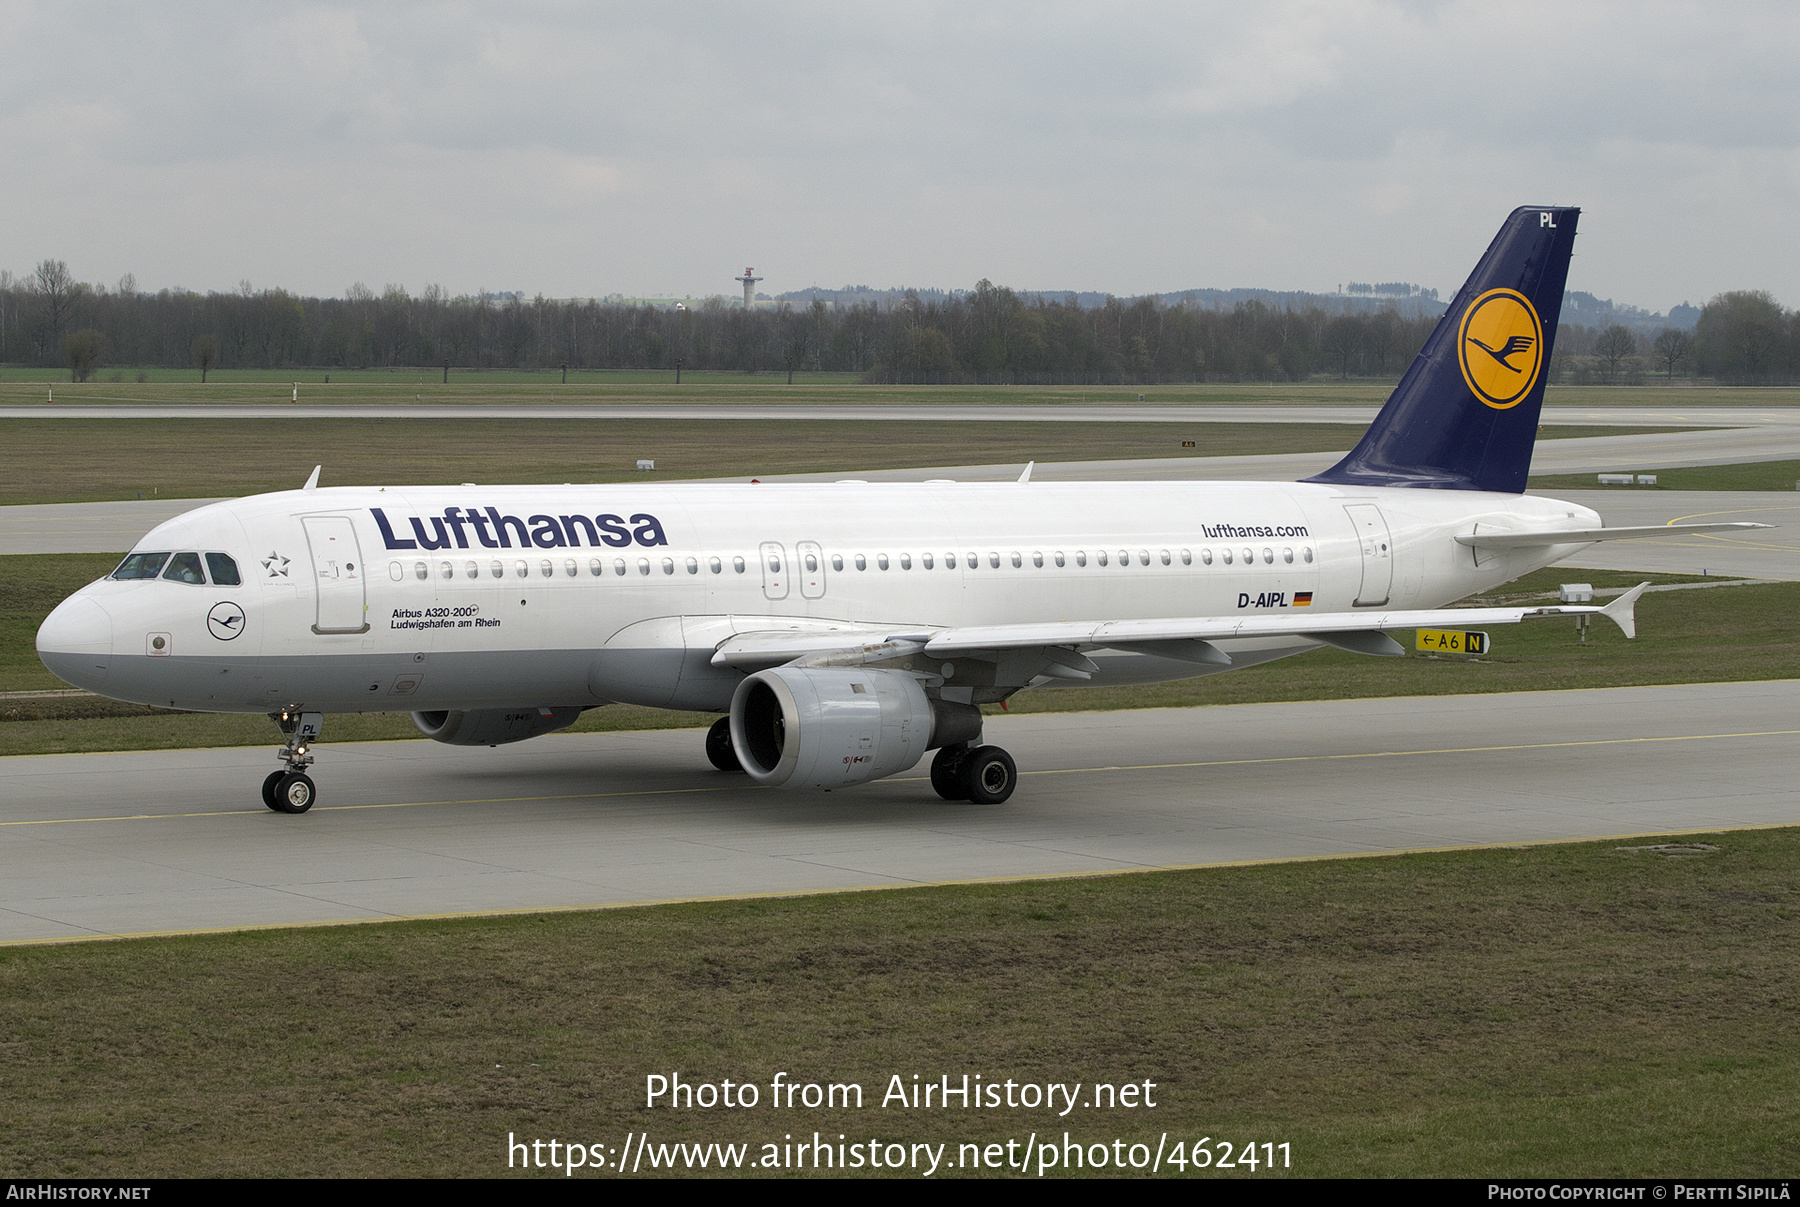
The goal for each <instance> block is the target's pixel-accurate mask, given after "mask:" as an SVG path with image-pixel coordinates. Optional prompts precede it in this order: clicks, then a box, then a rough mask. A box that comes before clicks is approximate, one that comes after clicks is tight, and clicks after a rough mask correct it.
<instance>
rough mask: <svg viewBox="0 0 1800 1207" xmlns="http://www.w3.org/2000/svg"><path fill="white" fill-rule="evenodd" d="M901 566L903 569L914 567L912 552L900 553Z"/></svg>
mask: <svg viewBox="0 0 1800 1207" xmlns="http://www.w3.org/2000/svg"><path fill="white" fill-rule="evenodd" d="M900 568H901V569H902V570H911V569H912V554H910V553H902V554H901V555H900Z"/></svg>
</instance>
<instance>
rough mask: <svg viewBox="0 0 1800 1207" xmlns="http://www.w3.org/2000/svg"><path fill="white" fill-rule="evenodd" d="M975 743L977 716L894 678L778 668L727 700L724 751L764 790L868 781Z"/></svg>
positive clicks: (892, 674)
mask: <svg viewBox="0 0 1800 1207" xmlns="http://www.w3.org/2000/svg"><path fill="white" fill-rule="evenodd" d="M980 736H981V711H980V710H979V709H977V708H974V707H972V706H971V705H968V704H953V703H949V702H947V701H943V700H933V699H931V698H930V697H928V696H926V694H925V690H924V689H923V688H922V687H920V686H919V681H918V679H916V678H914V677H913V676H912V675H908V674H903V673H901V672H899V671H882V670H857V669H844V668H839V667H819V668H806V667H792V666H780V667H775V668H773V669H772V670H766V671H758V672H757V673H756V674H754V675H751V676H750V677H749V678H747V679H745V680H744V681H743V682H742V683H740V684H738V687H737V691H736V692H735V693H734V694H733V695H732V697H731V747H732V750H733V751H735V752H736V754H737V758H738V762H739V763H740V764H742V765H743V768H744V770H745V772H747V773H748V774H749V776H750V778H751V779H753V780H755V781H756V782H757V783H760V784H767V785H769V786H770V787H780V786H782V785H785V786H787V787H790V788H843V787H848V786H849V785H851V784H866V783H868V782H869V781H870V780H876V779H880V778H881V777H883V776H886V775H893V774H894V773H895V772H897V771H905V770H906V769H907V768H909V767H911V766H912V765H913V764H915V763H917V762H918V761H919V759H920V758H921V757H922V756H923V755H924V753H925V752H926V751H927V750H930V749H931V748H933V747H936V746H945V745H949V744H950V743H953V742H966V741H971V740H973V739H975V738H978V737H980Z"/></svg>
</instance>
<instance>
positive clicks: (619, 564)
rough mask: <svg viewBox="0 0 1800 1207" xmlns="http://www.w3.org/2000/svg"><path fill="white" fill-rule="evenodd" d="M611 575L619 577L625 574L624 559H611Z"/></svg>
mask: <svg viewBox="0 0 1800 1207" xmlns="http://www.w3.org/2000/svg"><path fill="white" fill-rule="evenodd" d="M613 573H614V574H617V575H619V576H620V577H623V576H624V574H625V559H624V558H622V557H615V558H613Z"/></svg>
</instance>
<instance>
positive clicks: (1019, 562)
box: [1012, 549, 1025, 570]
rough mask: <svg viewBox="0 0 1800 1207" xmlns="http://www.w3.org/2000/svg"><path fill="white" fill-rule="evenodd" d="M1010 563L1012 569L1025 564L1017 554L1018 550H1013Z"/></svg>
mask: <svg viewBox="0 0 1800 1207" xmlns="http://www.w3.org/2000/svg"><path fill="white" fill-rule="evenodd" d="M1012 564H1013V569H1014V570H1017V569H1019V568H1020V567H1021V566H1023V565H1024V564H1025V559H1024V558H1022V557H1020V556H1019V553H1018V550H1016V549H1015V550H1014V551H1013V555H1012Z"/></svg>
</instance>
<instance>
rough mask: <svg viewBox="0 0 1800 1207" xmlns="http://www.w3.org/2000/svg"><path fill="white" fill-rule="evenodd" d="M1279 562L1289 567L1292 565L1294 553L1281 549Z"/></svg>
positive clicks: (1290, 550)
mask: <svg viewBox="0 0 1800 1207" xmlns="http://www.w3.org/2000/svg"><path fill="white" fill-rule="evenodd" d="M1281 560H1282V561H1284V562H1286V563H1288V564H1289V565H1290V566H1291V565H1293V564H1294V551H1293V550H1292V549H1283V550H1282V551H1281Z"/></svg>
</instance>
